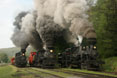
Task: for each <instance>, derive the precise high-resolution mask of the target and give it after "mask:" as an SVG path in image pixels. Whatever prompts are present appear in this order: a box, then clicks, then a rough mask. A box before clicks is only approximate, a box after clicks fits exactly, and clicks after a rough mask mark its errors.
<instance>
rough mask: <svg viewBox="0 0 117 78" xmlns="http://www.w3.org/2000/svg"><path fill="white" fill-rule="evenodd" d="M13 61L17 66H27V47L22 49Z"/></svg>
mask: <svg viewBox="0 0 117 78" xmlns="http://www.w3.org/2000/svg"><path fill="white" fill-rule="evenodd" d="M11 63H12V64H13V65H15V66H17V67H25V66H26V65H27V58H26V56H25V49H21V51H20V52H18V53H16V54H15V57H13V58H12V59H11Z"/></svg>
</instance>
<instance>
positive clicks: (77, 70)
mask: <svg viewBox="0 0 117 78" xmlns="http://www.w3.org/2000/svg"><path fill="white" fill-rule="evenodd" d="M63 70H69V71H75V72H82V73H87V74H97V75H105V76H111V77H117V75H113V74H109V73H102V72H96V71H88V70H80V69H63Z"/></svg>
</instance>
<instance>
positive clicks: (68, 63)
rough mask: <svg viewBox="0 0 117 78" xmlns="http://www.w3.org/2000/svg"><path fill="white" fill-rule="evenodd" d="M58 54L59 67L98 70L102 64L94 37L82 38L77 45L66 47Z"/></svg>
mask: <svg viewBox="0 0 117 78" xmlns="http://www.w3.org/2000/svg"><path fill="white" fill-rule="evenodd" d="M58 56H59V57H58V62H59V64H60V65H61V67H72V68H80V69H88V70H99V69H100V66H101V65H102V61H101V60H99V58H98V52H97V47H96V39H95V38H89V39H87V38H84V39H83V41H82V44H81V45H80V46H79V47H72V48H68V49H66V50H65V51H64V52H63V53H59V55H58Z"/></svg>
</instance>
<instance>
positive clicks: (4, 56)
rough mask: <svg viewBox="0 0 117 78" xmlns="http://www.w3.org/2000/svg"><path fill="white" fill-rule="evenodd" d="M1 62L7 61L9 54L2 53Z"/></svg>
mask: <svg viewBox="0 0 117 78" xmlns="http://www.w3.org/2000/svg"><path fill="white" fill-rule="evenodd" d="M0 62H4V63H7V62H8V56H7V54H5V53H0Z"/></svg>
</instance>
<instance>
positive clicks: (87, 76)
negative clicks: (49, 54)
mask: <svg viewBox="0 0 117 78" xmlns="http://www.w3.org/2000/svg"><path fill="white" fill-rule="evenodd" d="M50 70H51V71H55V72H63V73H67V74H73V75H75V76H81V77H83V78H117V77H112V76H105V75H99V74H90V73H83V72H76V71H71V70H67V69H65V70H64V69H50Z"/></svg>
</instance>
